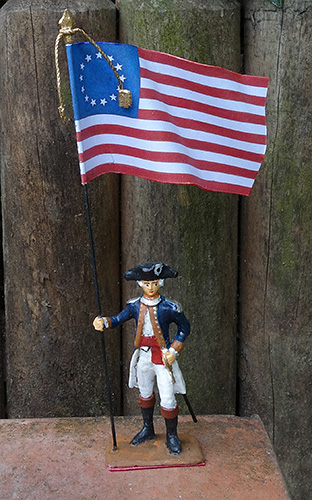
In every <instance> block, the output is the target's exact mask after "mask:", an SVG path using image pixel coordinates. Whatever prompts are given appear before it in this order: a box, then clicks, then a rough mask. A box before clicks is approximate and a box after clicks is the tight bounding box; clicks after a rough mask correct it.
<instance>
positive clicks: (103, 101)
mask: <svg viewBox="0 0 312 500" xmlns="http://www.w3.org/2000/svg"><path fill="white" fill-rule="evenodd" d="M100 101H101V104H102V106H105V104H107V100H106V99H105V97H104V99H100Z"/></svg>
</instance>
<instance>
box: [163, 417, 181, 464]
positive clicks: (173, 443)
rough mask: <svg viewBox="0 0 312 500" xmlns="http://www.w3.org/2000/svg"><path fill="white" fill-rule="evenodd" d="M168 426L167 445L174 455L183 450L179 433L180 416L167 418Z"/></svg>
mask: <svg viewBox="0 0 312 500" xmlns="http://www.w3.org/2000/svg"><path fill="white" fill-rule="evenodd" d="M165 422H166V428H167V442H166V446H167V448H169V452H170V453H172V454H173V455H180V453H181V451H182V446H181V441H180V439H179V438H178V435H177V427H178V417H174V418H165Z"/></svg>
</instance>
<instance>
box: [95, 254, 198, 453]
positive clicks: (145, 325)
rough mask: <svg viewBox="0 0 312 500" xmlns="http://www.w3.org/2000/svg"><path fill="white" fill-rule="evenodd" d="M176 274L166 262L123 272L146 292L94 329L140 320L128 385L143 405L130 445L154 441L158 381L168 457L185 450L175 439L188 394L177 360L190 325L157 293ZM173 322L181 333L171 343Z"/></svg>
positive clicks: (176, 306) (174, 304)
mask: <svg viewBox="0 0 312 500" xmlns="http://www.w3.org/2000/svg"><path fill="white" fill-rule="evenodd" d="M177 274H178V273H177V271H175V270H174V269H172V268H171V267H169V266H167V265H166V264H164V263H162V262H153V263H150V264H141V265H140V266H137V267H134V268H133V269H130V270H129V271H127V272H126V273H125V274H124V277H125V278H126V280H135V281H137V282H138V284H139V285H140V286H141V287H142V289H143V295H142V296H141V297H138V298H135V299H131V300H128V302H127V306H126V308H125V309H124V310H123V311H121V312H120V313H119V314H117V315H116V316H110V317H104V318H100V317H97V318H95V320H94V322H93V326H94V328H95V329H96V330H100V331H102V330H103V329H104V327H105V328H110V327H111V328H115V327H117V326H119V325H122V324H123V323H124V322H125V321H127V320H129V319H131V318H134V319H135V321H136V334H135V341H134V346H135V350H134V353H133V356H132V359H131V364H130V375H129V387H130V388H132V387H138V388H139V405H140V407H141V411H142V416H143V423H144V425H143V428H142V429H141V431H140V432H139V433H138V434H136V436H134V438H133V439H132V441H131V444H133V445H138V444H140V443H144V442H145V441H148V440H149V439H154V438H155V434H154V425H153V412H154V404H155V394H154V392H153V391H154V381H155V377H156V380H157V386H158V391H159V396H160V406H161V414H162V416H163V417H164V418H165V421H166V430H167V442H166V445H167V447H168V448H169V451H170V453H174V454H179V453H180V452H181V442H180V440H179V438H178V435H177V424H178V405H177V401H176V398H175V394H176V393H181V394H185V392H186V391H185V383H184V379H183V376H182V373H181V370H180V368H179V366H178V363H177V361H176V357H177V356H178V355H179V354H180V352H181V351H182V349H183V347H184V341H185V339H186V337H187V336H188V334H189V333H190V324H189V322H188V320H187V319H186V317H185V316H184V313H183V311H182V307H181V306H180V304H179V303H177V302H175V301H172V300H167V299H165V297H162V296H161V295H160V294H159V288H160V287H161V286H163V284H164V279H165V278H176V276H177ZM170 323H175V324H176V325H177V332H176V335H175V338H174V340H173V342H170V340H169V325H170Z"/></svg>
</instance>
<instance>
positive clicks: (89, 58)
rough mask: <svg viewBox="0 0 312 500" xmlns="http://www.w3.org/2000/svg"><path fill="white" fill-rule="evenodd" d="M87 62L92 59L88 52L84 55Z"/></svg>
mask: <svg viewBox="0 0 312 500" xmlns="http://www.w3.org/2000/svg"><path fill="white" fill-rule="evenodd" d="M85 59H86V61H87V63H88V62H90V61H91V59H92V56H91V55H90V54H87V55H86V57H85Z"/></svg>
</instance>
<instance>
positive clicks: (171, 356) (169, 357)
mask: <svg viewBox="0 0 312 500" xmlns="http://www.w3.org/2000/svg"><path fill="white" fill-rule="evenodd" d="M164 356H165V357H166V360H167V362H168V364H169V365H170V366H171V365H172V364H173V363H174V362H175V360H176V357H175V355H174V353H173V352H172V351H169V350H168V351H166V352H164Z"/></svg>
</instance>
